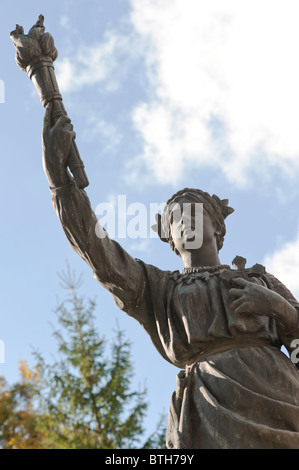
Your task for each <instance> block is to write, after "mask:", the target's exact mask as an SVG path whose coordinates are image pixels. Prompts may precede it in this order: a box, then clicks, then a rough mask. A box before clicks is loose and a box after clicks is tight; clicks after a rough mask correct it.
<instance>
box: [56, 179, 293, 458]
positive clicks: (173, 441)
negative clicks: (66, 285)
mask: <svg viewBox="0 0 299 470" xmlns="http://www.w3.org/2000/svg"><path fill="white" fill-rule="evenodd" d="M52 202H53V206H54V209H55V211H56V213H57V215H58V217H59V219H60V222H61V224H62V227H63V229H64V231H65V234H66V236H67V238H68V240H69V242H70V244H71V246H72V247H73V248H74V250H75V251H76V252H77V253H78V254H79V255H80V256H81V257H82V258H83V259H84V260H85V261H86V262H87V263H88V265H89V266H90V267H91V269H92V270H93V273H94V277H95V278H96V279H97V280H98V281H99V283H100V284H101V285H102V286H104V287H105V288H106V289H107V290H108V291H109V292H110V293H111V294H112V295H113V297H114V300H115V302H116V304H117V305H118V307H119V308H120V309H122V310H123V311H125V312H126V313H127V314H128V315H130V316H132V317H134V318H135V319H136V320H137V321H138V322H139V323H140V324H141V325H142V327H143V328H144V329H145V330H146V331H147V333H148V334H149V336H150V338H151V340H152V342H153V344H154V346H155V347H156V349H157V350H158V351H159V353H160V354H161V356H162V357H163V358H164V359H166V360H167V361H169V362H170V363H172V364H174V365H175V366H177V367H179V368H180V369H181V371H180V372H179V373H178V375H177V387H176V390H175V392H174V393H173V395H172V397H171V402H170V408H169V417H168V429H167V436H166V445H167V447H168V448H169V449H172V448H174V449H247V448H252V449H260V448H264V449H277V448H284V449H287V448H293V449H294V448H299V374H298V371H297V368H296V367H295V365H294V364H293V363H292V362H291V360H290V358H289V357H287V355H286V354H284V353H283V352H282V351H281V346H282V345H284V346H285V347H286V348H287V350H290V349H291V348H290V344H291V342H292V340H293V339H296V338H299V315H298V321H297V324H296V325H288V326H287V327H286V328H284V329H283V330H282V329H280V330H279V328H278V326H277V324H276V322H275V320H274V319H273V318H272V317H270V316H260V315H250V314H242V315H241V314H240V315H235V314H234V312H233V311H232V310H231V308H230V303H231V301H232V299H231V298H230V295H229V286H228V285H227V283H225V282H224V281H223V280H222V278H221V273H222V271H223V269H224V268H223V267H222V266H219V267H217V268H215V269H212V270H209V269H202V270H201V272H196V273H191V274H181V273H180V272H179V271H176V272H170V271H164V270H160V269H158V268H157V267H155V266H151V265H149V264H146V263H143V262H142V261H140V260H138V259H134V258H132V257H131V256H130V255H129V254H128V253H127V252H126V251H125V250H124V249H123V248H122V247H121V246H120V245H119V244H118V243H117V242H115V241H113V240H111V239H109V237H108V236H107V237H105V238H99V237H98V236H97V235H96V227H97V233H98V234H99V232H100V231H101V228H100V227H99V225H98V220H97V218H96V216H95V214H94V213H93V211H92V209H91V206H90V202H89V199H88V198H87V196H86V193H85V192H84V191H82V190H79V189H78V188H77V187H76V185H75V184H74V183H70V184H69V185H67V186H64V187H61V188H56V189H52ZM251 282H254V283H257V284H259V285H263V286H265V287H267V288H269V289H273V290H275V291H276V292H278V293H279V294H280V295H282V296H283V297H284V298H286V299H287V300H288V302H289V303H290V304H291V305H293V306H294V307H295V308H296V309H298V312H299V303H298V302H297V301H296V299H295V298H294V297H293V295H292V294H291V293H290V292H289V291H288V289H287V288H286V287H285V286H284V285H283V284H282V283H280V282H279V281H278V280H277V279H276V278H275V277H274V276H272V275H271V274H268V273H265V274H264V275H262V276H260V277H253V278H252V279H251ZM161 387H163V384H161Z"/></svg>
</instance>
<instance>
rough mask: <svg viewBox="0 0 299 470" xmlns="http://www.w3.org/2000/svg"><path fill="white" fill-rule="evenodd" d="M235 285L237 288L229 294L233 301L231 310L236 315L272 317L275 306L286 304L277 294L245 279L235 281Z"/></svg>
mask: <svg viewBox="0 0 299 470" xmlns="http://www.w3.org/2000/svg"><path fill="white" fill-rule="evenodd" d="M234 285H235V286H236V287H235V288H232V289H230V291H229V294H230V296H231V297H232V299H233V301H232V303H231V308H232V310H233V311H234V312H235V313H236V314H242V313H253V314H256V315H267V316H272V315H273V311H274V305H275V306H277V305H279V304H280V303H281V302H285V300H284V299H283V298H282V297H281V296H280V295H279V294H277V293H276V292H274V291H271V290H270V289H267V288H266V287H263V286H260V285H257V284H253V283H252V282H249V281H246V280H245V279H242V278H238V279H235V280H234Z"/></svg>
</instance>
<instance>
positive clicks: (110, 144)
mask: <svg viewBox="0 0 299 470" xmlns="http://www.w3.org/2000/svg"><path fill="white" fill-rule="evenodd" d="M82 137H83V139H84V140H85V141H87V142H92V141H94V140H97V139H99V140H100V141H101V148H102V151H111V150H113V149H115V148H116V147H117V146H118V145H119V143H120V141H121V138H122V136H121V134H120V132H119V130H118V129H117V127H116V126H115V125H114V124H113V123H111V122H107V121H105V120H104V119H101V118H100V117H98V116H93V115H92V116H89V117H88V119H87V120H86V126H85V130H84V131H83V134H82Z"/></svg>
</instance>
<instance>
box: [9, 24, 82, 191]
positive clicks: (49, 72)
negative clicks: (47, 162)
mask: <svg viewBox="0 0 299 470" xmlns="http://www.w3.org/2000/svg"><path fill="white" fill-rule="evenodd" d="M10 37H11V39H12V41H13V43H14V45H15V48H16V62H17V64H18V66H19V67H20V68H21V70H23V71H25V72H27V73H28V75H29V77H30V79H31V80H32V81H33V83H34V86H35V88H36V90H37V92H38V94H39V97H40V100H41V103H42V105H43V106H44V107H46V106H47V104H48V103H49V102H50V101H53V111H52V112H53V119H54V121H56V120H57V119H58V118H59V117H60V116H62V115H66V116H67V112H66V110H65V107H64V105H63V103H62V96H61V94H60V91H59V88H58V83H57V80H56V76H55V72H54V65H53V62H54V61H55V60H56V59H57V55H58V52H57V49H56V47H55V45H54V39H53V37H52V36H51V34H50V33H45V27H44V17H43V15H40V16H39V17H38V20H37V22H36V24H35V25H34V26H33V27H32V28H31V29H30V30H29V32H28V34H24V29H23V27H22V26H19V25H16V29H15V30H14V31H12V32H11V33H10ZM67 166H68V168H69V169H70V171H71V172H72V174H73V176H74V179H75V181H76V183H77V185H78V187H79V188H80V189H84V188H86V186H88V184H89V182H88V178H87V176H86V173H85V170H84V164H83V162H82V160H81V158H80V154H79V150H78V148H77V145H76V142H75V139H73V141H72V145H71V148H70V153H69V156H68V160H67Z"/></svg>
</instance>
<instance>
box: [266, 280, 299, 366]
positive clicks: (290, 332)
mask: <svg viewBox="0 0 299 470" xmlns="http://www.w3.org/2000/svg"><path fill="white" fill-rule="evenodd" d="M265 281H266V283H267V285H268V287H269V289H271V290H274V291H275V292H277V293H278V294H279V295H281V296H282V297H283V298H284V299H286V300H287V301H288V302H289V303H290V304H291V305H292V307H294V308H295V310H296V311H297V318H296V320H295V323H292V324H288V325H284V327H282V326H281V325H277V332H278V334H279V337H280V340H281V342H282V344H283V345H284V346H285V348H286V349H287V351H288V353H289V354H290V356H291V358H292V353H293V352H294V351H295V349H296V347H298V342H299V302H298V300H297V299H296V298H295V297H294V296H293V294H292V293H291V291H290V290H289V289H288V288H287V287H286V286H285V285H284V284H283V283H282V282H281V281H279V280H278V279H277V278H276V277H275V276H273V275H272V274H269V273H267V274H266V276H265ZM294 340H297V342H296V341H294ZM297 349H298V348H297ZM295 365H296V367H297V369H299V361H298V362H297V361H296V362H295Z"/></svg>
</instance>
